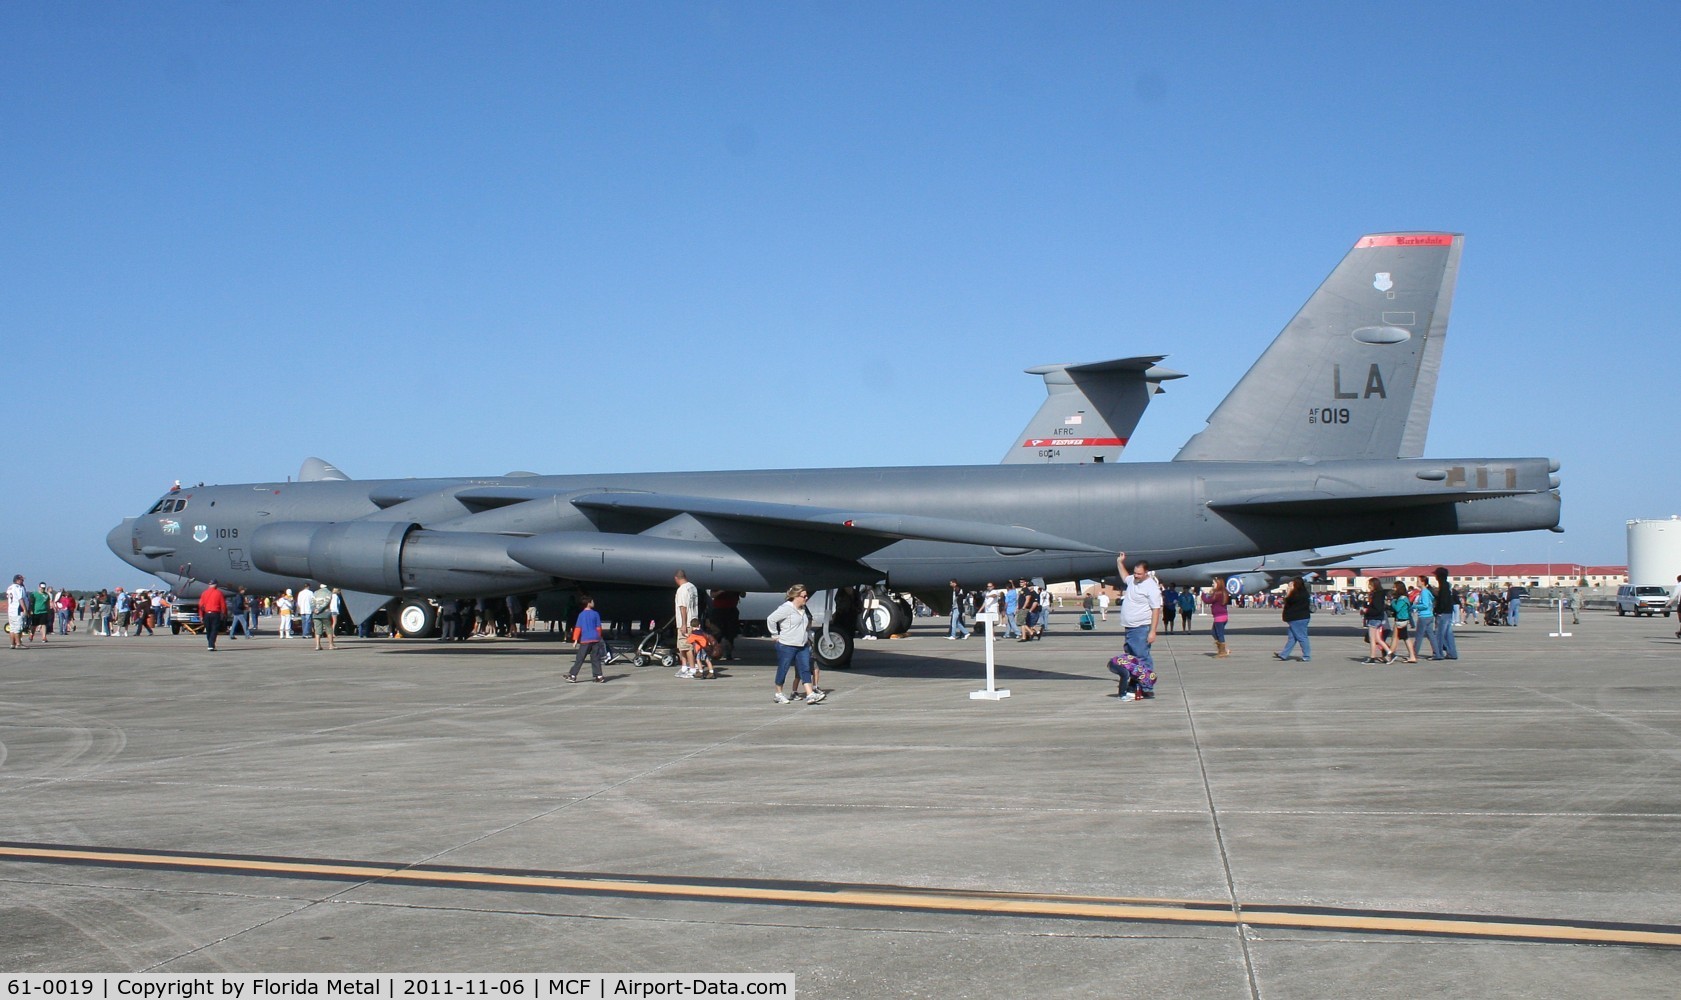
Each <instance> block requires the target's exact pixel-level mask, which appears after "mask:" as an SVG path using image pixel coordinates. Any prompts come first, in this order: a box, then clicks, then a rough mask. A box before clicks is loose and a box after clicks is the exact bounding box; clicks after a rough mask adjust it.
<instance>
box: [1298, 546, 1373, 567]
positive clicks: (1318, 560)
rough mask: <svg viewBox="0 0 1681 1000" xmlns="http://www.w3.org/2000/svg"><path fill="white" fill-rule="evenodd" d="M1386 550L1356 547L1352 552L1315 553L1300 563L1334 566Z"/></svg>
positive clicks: (1315, 565) (1314, 565)
mask: <svg viewBox="0 0 1681 1000" xmlns="http://www.w3.org/2000/svg"><path fill="white" fill-rule="evenodd" d="M1388 551H1389V550H1388V549H1387V548H1381V549H1356V550H1355V551H1353V552H1336V553H1332V554H1330V555H1315V556H1310V557H1308V558H1306V559H1303V560H1302V565H1304V566H1313V567H1321V568H1322V567H1325V566H1335V565H1337V564H1339V563H1345V562H1348V561H1349V560H1350V559H1358V558H1360V557H1361V556H1369V555H1375V554H1376V553H1379V552H1388Z"/></svg>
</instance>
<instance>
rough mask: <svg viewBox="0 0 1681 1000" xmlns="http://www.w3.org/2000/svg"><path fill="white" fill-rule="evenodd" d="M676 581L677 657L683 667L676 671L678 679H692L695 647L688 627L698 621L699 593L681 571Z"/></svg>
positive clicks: (678, 572)
mask: <svg viewBox="0 0 1681 1000" xmlns="http://www.w3.org/2000/svg"><path fill="white" fill-rule="evenodd" d="M675 580H676V581H677V599H676V615H675V617H676V619H677V655H678V656H680V657H681V658H682V660H683V666H682V668H681V669H680V670H678V671H677V676H679V677H693V676H694V675H695V647H694V646H693V645H692V644H690V642H689V626H691V625H693V624H694V623H695V622H697V621H699V620H700V591H699V589H697V588H696V587H695V585H694V584H692V583H690V582H689V577H688V575H687V574H686V573H684V572H683V571H682V570H678V571H677V574H676V576H675Z"/></svg>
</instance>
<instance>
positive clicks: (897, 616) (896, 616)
mask: <svg viewBox="0 0 1681 1000" xmlns="http://www.w3.org/2000/svg"><path fill="white" fill-rule="evenodd" d="M890 607H892V609H893V625H892V631H891V632H890V633H889V634H890V635H904V634H905V633H906V632H909V631H910V630H911V622H913V621H915V620H916V612H915V611H914V610H912V608H911V606H910V604H909V603H907V602H905V601H894V602H893V603H892V604H891V605H890Z"/></svg>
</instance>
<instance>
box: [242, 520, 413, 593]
mask: <svg viewBox="0 0 1681 1000" xmlns="http://www.w3.org/2000/svg"><path fill="white" fill-rule="evenodd" d="M416 527H417V525H415V524H413V523H412V522H409V521H341V522H336V523H322V522H319V521H288V522H282V523H280V524H265V525H263V526H262V527H260V528H258V529H257V530H256V531H254V532H253V533H252V535H251V560H252V562H254V563H256V564H257V568H258V569H261V570H264V571H265V572H269V573H275V574H278V575H281V576H289V577H294V578H298V579H305V580H320V581H321V582H322V583H327V584H331V585H333V586H335V587H344V588H346V589H348V590H361V591H366V592H367V593H370V594H398V593H402V590H403V581H402V556H403V543H404V541H405V540H406V539H407V538H408V535H409V532H411V531H413V530H415V528H416Z"/></svg>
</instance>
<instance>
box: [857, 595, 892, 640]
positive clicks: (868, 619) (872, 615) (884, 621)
mask: <svg viewBox="0 0 1681 1000" xmlns="http://www.w3.org/2000/svg"><path fill="white" fill-rule="evenodd" d="M893 618H894V607H893V605H891V604H879V603H878V604H872V605H870V606H869V607H867V608H865V609H864V610H863V611H862V612H861V613H860V614H859V615H858V631H860V632H862V633H864V634H865V635H867V636H871V637H873V638H876V639H885V638H887V637H888V636H890V635H892V634H893Z"/></svg>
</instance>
